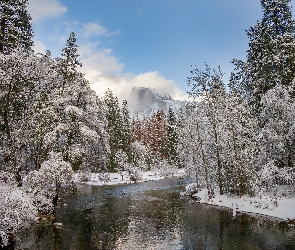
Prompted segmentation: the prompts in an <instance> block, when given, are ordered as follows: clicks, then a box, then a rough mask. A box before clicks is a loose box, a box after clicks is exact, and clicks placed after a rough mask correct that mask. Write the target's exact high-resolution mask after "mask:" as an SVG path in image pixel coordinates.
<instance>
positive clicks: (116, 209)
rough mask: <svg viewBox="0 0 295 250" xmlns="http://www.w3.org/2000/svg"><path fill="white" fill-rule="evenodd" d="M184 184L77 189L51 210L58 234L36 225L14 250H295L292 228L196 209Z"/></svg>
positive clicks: (49, 226)
mask: <svg viewBox="0 0 295 250" xmlns="http://www.w3.org/2000/svg"><path fill="white" fill-rule="evenodd" d="M187 182H188V180H179V179H166V180H160V181H154V182H144V183H137V184H129V185H119V186H118V185H117V186H104V187H98V186H88V185H81V186H79V188H78V190H79V192H78V193H77V194H75V195H71V196H69V197H65V198H64V201H63V202H61V203H59V205H58V207H57V209H56V222H58V223H62V226H61V227H60V228H57V227H56V226H54V225H53V223H39V224H37V225H36V226H34V227H32V228H30V229H29V230H24V231H23V232H22V235H21V236H19V237H20V239H19V240H18V243H17V244H16V246H15V249H42V250H43V249H46V250H47V249H69V250H72V249H73V250H74V249H87V250H88V249H89V250H90V249H128V250H132V249H137V250H140V249H165V250H166V249H249V250H255V249H267V250H269V249H295V230H294V228H293V227H290V226H288V225H287V224H285V223H279V222H275V221H271V220H266V219H262V218H253V217H250V216H248V215H239V216H237V217H236V218H235V219H233V218H232V213H231V211H229V210H223V209H217V208H215V207H210V206H206V205H202V204H196V203H194V202H193V201H192V200H191V199H190V198H189V197H180V195H179V193H180V191H183V190H184V186H185V185H186V184H187ZM65 204H66V205H65ZM294 209H295V208H294Z"/></svg>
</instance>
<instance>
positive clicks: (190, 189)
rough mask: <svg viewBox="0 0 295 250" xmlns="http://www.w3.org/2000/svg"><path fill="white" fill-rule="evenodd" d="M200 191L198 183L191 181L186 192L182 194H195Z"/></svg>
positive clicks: (186, 187)
mask: <svg viewBox="0 0 295 250" xmlns="http://www.w3.org/2000/svg"><path fill="white" fill-rule="evenodd" d="M199 191H200V188H199V186H198V184H197V183H191V184H188V185H186V186H185V192H184V193H182V195H189V196H191V195H193V194H196V193H198V192H199Z"/></svg>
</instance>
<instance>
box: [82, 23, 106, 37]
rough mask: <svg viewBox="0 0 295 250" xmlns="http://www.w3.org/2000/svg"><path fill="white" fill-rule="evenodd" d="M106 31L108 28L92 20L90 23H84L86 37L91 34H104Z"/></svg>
mask: <svg viewBox="0 0 295 250" xmlns="http://www.w3.org/2000/svg"><path fill="white" fill-rule="evenodd" d="M107 32H108V30H107V29H106V28H105V27H103V26H101V25H100V24H98V23H95V22H92V23H87V24H84V34H85V36H86V37H89V36H93V35H94V36H101V35H104V34H106V33H107Z"/></svg>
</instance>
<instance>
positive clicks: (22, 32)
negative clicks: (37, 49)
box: [0, 0, 33, 54]
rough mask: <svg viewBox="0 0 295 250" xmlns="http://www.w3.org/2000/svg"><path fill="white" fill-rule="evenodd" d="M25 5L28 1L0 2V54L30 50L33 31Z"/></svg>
mask: <svg viewBox="0 0 295 250" xmlns="http://www.w3.org/2000/svg"><path fill="white" fill-rule="evenodd" d="M27 4H28V0H1V2H0V53H5V54H7V53H10V52H11V51H12V49H14V48H23V49H26V50H27V49H31V47H32V45H33V41H32V37H33V30H32V26H31V17H30V15H29V13H28V11H27V10H26V7H27Z"/></svg>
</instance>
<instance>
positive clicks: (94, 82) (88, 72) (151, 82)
mask: <svg viewBox="0 0 295 250" xmlns="http://www.w3.org/2000/svg"><path fill="white" fill-rule="evenodd" d="M96 46H97V44H86V45H83V46H81V47H79V53H80V55H81V62H82V65H83V66H82V68H81V72H83V73H85V77H86V78H87V79H88V80H89V82H90V84H91V88H92V89H93V90H95V92H96V93H97V95H98V96H100V97H101V96H103V95H104V93H105V92H106V91H107V89H108V88H110V89H111V90H112V92H113V93H114V95H116V96H117V97H118V98H119V100H120V101H122V100H124V99H126V100H128V99H129V96H130V93H131V90H132V88H133V87H148V88H153V89H155V90H157V91H159V92H167V93H168V94H169V95H170V96H171V97H172V98H173V99H175V100H185V99H187V95H186V94H184V93H183V92H182V91H181V90H180V89H179V88H178V86H177V85H176V83H175V82H174V81H173V80H168V79H165V78H164V77H163V76H162V75H161V74H160V73H159V72H158V71H153V72H146V73H142V74H139V75H134V74H131V73H122V70H123V67H124V65H123V64H122V63H121V62H120V61H119V59H118V58H116V57H115V56H114V55H113V53H112V50H111V49H104V50H99V51H97V52H96V53H95V52H93V51H95V47H96Z"/></svg>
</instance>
